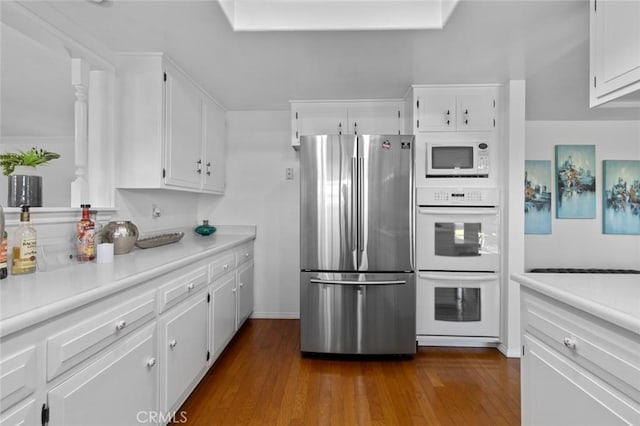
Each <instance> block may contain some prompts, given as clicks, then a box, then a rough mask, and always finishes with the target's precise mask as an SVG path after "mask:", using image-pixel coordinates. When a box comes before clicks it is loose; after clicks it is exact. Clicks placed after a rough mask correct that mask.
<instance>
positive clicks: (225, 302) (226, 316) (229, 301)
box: [211, 272, 237, 361]
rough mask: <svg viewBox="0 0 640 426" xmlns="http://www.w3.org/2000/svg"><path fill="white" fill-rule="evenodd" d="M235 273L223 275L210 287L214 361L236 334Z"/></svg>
mask: <svg viewBox="0 0 640 426" xmlns="http://www.w3.org/2000/svg"><path fill="white" fill-rule="evenodd" d="M236 292H237V285H236V273H235V272H233V273H230V274H227V275H224V276H223V277H221V278H219V279H218V280H216V281H214V282H213V286H212V287H211V307H212V309H211V352H212V355H213V360H214V361H215V360H216V359H217V358H218V356H220V354H221V353H222V351H223V350H224V348H225V347H226V346H227V344H228V343H229V341H230V340H231V338H232V337H233V335H234V334H235V332H236Z"/></svg>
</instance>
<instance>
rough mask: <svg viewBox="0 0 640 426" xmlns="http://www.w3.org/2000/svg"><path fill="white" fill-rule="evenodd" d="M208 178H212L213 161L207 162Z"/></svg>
mask: <svg viewBox="0 0 640 426" xmlns="http://www.w3.org/2000/svg"><path fill="white" fill-rule="evenodd" d="M207 176H211V161H209V162H207Z"/></svg>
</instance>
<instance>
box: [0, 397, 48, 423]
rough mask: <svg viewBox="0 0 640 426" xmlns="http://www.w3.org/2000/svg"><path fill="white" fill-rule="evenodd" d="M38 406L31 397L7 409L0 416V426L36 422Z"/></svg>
mask: <svg viewBox="0 0 640 426" xmlns="http://www.w3.org/2000/svg"><path fill="white" fill-rule="evenodd" d="M38 414H39V407H38V405H37V404H36V400H35V399H33V398H31V399H28V400H27V401H25V402H24V403H23V404H19V405H18V406H17V407H16V408H15V409H13V410H9V411H7V412H6V413H3V415H2V416H0V426H28V425H35V424H37V422H36V419H37V418H38Z"/></svg>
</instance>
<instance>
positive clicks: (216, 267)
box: [209, 252, 236, 281]
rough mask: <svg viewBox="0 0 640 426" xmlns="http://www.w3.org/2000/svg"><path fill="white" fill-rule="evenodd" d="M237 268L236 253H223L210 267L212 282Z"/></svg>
mask: <svg viewBox="0 0 640 426" xmlns="http://www.w3.org/2000/svg"><path fill="white" fill-rule="evenodd" d="M235 267H236V253H235V252H231V253H223V254H221V255H220V256H219V257H218V258H217V259H216V260H214V261H213V262H211V264H210V265H209V271H210V273H211V281H214V280H215V279H216V278H218V277H221V276H222V275H224V274H226V273H227V272H229V271H231V270H233V269H234V268H235Z"/></svg>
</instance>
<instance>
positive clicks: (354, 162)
mask: <svg viewBox="0 0 640 426" xmlns="http://www.w3.org/2000/svg"><path fill="white" fill-rule="evenodd" d="M357 181H358V159H357V158H355V157H354V158H352V159H351V252H352V253H356V252H357V251H358V227H357V223H358V222H357V221H358V208H357V207H358V187H357V183H356V182H357Z"/></svg>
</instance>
